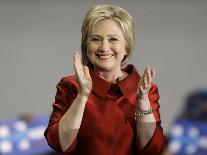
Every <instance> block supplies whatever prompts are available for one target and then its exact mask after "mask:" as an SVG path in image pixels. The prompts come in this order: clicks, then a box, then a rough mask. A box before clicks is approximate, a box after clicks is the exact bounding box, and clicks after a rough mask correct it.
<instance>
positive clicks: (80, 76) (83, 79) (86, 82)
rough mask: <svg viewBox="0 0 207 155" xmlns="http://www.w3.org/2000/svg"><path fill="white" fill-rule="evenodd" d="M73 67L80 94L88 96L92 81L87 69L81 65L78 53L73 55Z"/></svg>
mask: <svg viewBox="0 0 207 155" xmlns="http://www.w3.org/2000/svg"><path fill="white" fill-rule="evenodd" d="M73 65H74V70H75V73H76V76H77V80H78V84H79V87H80V94H81V95H84V96H88V95H89V94H90V92H91V90H92V79H91V77H90V73H89V69H88V67H87V66H83V65H82V63H81V56H80V54H79V53H78V52H75V53H74V62H73Z"/></svg>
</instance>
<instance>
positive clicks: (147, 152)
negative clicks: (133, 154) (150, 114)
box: [136, 123, 166, 155]
mask: <svg viewBox="0 0 207 155" xmlns="http://www.w3.org/2000/svg"><path fill="white" fill-rule="evenodd" d="M136 142H137V149H138V152H140V155H152V154H153V155H160V154H161V152H162V151H163V149H164V147H165V143H166V138H165V136H164V135H163V130H162V128H161V127H160V126H159V125H158V123H156V128H155V132H154V135H153V136H152V138H151V140H150V141H149V142H148V143H147V145H146V146H145V147H144V148H142V149H141V145H140V142H139V138H138V136H136Z"/></svg>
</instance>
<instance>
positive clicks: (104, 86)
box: [89, 64, 140, 99]
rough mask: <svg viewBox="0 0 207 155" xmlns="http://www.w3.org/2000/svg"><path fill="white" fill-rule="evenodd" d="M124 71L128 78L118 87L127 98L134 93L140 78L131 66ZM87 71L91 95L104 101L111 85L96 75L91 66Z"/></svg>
mask: <svg viewBox="0 0 207 155" xmlns="http://www.w3.org/2000/svg"><path fill="white" fill-rule="evenodd" d="M124 70H125V71H126V72H127V73H128V76H127V77H126V78H125V79H123V80H122V81H120V82H119V83H118V87H119V88H120V90H121V92H122V94H123V95H124V96H128V95H129V94H131V93H134V92H136V90H137V85H138V82H139V79H140V76H139V74H138V72H137V70H136V68H135V67H134V66H133V65H131V64H129V65H127V66H126V67H125V69H124ZM89 71H90V76H91V78H92V82H93V87H92V91H93V93H94V94H96V95H98V96H99V97H100V98H102V99H105V98H106V96H107V94H108V91H109V89H110V87H111V83H110V82H108V81H106V80H104V79H103V78H101V77H100V76H99V75H98V74H96V73H95V72H94V70H93V68H92V67H91V66H89Z"/></svg>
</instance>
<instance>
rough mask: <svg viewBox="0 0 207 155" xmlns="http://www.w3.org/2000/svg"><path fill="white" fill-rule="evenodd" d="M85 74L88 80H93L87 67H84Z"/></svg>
mask: <svg viewBox="0 0 207 155" xmlns="http://www.w3.org/2000/svg"><path fill="white" fill-rule="evenodd" d="M83 72H84V74H85V76H86V77H87V78H88V79H91V76H90V73H89V69H88V67H87V66H83Z"/></svg>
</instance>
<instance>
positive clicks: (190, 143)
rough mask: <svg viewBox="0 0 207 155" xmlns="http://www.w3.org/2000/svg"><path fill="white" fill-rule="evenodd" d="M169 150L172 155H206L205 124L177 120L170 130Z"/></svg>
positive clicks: (206, 128)
mask: <svg viewBox="0 0 207 155" xmlns="http://www.w3.org/2000/svg"><path fill="white" fill-rule="evenodd" d="M169 149H170V152H171V153H173V155H207V122H201V121H193V120H187V119H177V120H176V121H175V122H174V124H173V125H172V127H171V130H170V135H169Z"/></svg>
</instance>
